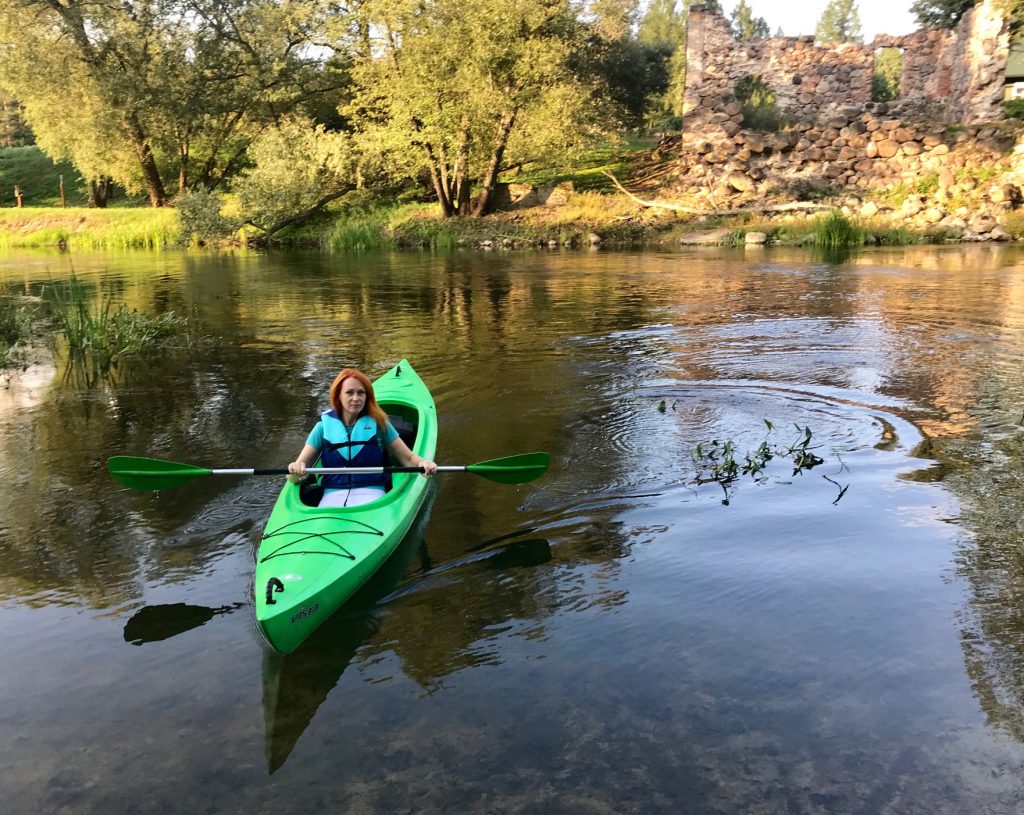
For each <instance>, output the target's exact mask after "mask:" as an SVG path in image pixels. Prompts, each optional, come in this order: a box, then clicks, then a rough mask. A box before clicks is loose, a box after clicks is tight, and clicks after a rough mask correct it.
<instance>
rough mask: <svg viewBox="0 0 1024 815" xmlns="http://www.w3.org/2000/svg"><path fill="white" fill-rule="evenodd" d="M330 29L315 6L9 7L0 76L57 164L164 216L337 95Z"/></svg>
mask: <svg viewBox="0 0 1024 815" xmlns="http://www.w3.org/2000/svg"><path fill="white" fill-rule="evenodd" d="M323 29H324V8H323V6H322V4H321V3H320V2H318V0H293V2H289V3H280V2H278V0H133V2H130V3H86V2H83V0H65V2H60V3H57V2H49V0H23V1H22V2H18V3H3V4H0V71H2V75H3V77H4V85H5V87H6V88H7V89H8V90H10V92H11V93H12V94H13V95H14V96H15V97H16V98H17V99H18V100H19V101H20V102H21V103H22V105H23V112H24V115H25V118H26V120H27V121H28V122H29V124H30V125H31V126H32V129H33V131H34V132H35V134H36V136H37V139H38V143H39V145H40V146H41V147H42V148H43V149H44V151H45V152H46V153H47V154H48V155H51V156H55V157H65V158H68V159H69V160H71V161H72V162H73V163H74V165H75V166H76V167H77V168H78V170H79V172H80V173H81V175H82V177H83V178H85V179H87V180H92V179H97V178H105V177H113V178H114V180H115V181H117V182H118V183H119V184H120V185H121V186H123V187H124V188H126V189H128V190H130V191H136V190H143V189H145V190H146V192H147V194H148V196H149V199H150V201H151V203H153V204H155V205H156V204H159V205H162V204H164V203H166V202H167V200H168V198H169V197H170V194H171V192H173V191H174V188H175V187H177V189H178V190H180V191H183V190H185V189H190V188H193V187H204V188H208V189H210V188H214V187H216V186H218V185H219V184H221V183H222V181H223V180H224V178H225V176H226V175H227V174H230V173H232V172H234V171H236V170H237V168H238V166H239V163H240V161H241V159H242V156H243V154H244V150H245V146H246V144H247V143H248V142H249V140H251V139H252V138H253V136H254V135H255V134H257V133H258V132H259V131H260V130H262V129H263V128H264V127H266V126H267V125H268V124H269V123H270V122H273V121H276V120H277V119H278V118H279V117H280V116H281V115H283V114H286V113H288V112H290V111H292V110H295V109H296V108H298V107H299V106H301V105H304V104H306V103H307V101H308V100H315V99H317V98H318V97H319V96H320V95H321V94H322V93H323V92H324V91H325V90H326V89H328V88H331V87H332V86H337V84H338V75H337V74H338V72H337V71H334V70H328V68H327V67H325V66H324V65H323V64H322V57H321V56H320V55H319V53H318V52H317V51H316V49H314V48H313V47H312V45H313V42H312V40H311V37H317V39H318V42H317V44H318V45H319V41H320V40H321V39H322V37H320V36H318V34H320V35H322V33H323ZM27 54H31V58H30V59H27V58H26V56H25V55H27Z"/></svg>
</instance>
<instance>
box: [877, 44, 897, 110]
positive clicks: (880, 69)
mask: <svg viewBox="0 0 1024 815" xmlns="http://www.w3.org/2000/svg"><path fill="white" fill-rule="evenodd" d="M902 76H903V49H902V48H879V49H877V50H876V51H875V65H874V73H873V74H872V76H871V101H872V102H894V101H896V100H897V99H899V98H900V97H901V93H902V91H901V88H900V80H901V78H902Z"/></svg>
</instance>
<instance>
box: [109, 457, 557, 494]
mask: <svg viewBox="0 0 1024 815" xmlns="http://www.w3.org/2000/svg"><path fill="white" fill-rule="evenodd" d="M550 460H551V456H549V455H548V454H547V453H522V454H520V455H518V456H507V457H506V458H496V459H493V460H491V461H481V462H480V463H478V464H465V465H449V466H442V467H438V468H437V471H438V472H439V473H473V474H474V475H479V476H482V477H483V478H486V479H487V480H488V481H495V482H497V483H499V484H525V483H526V482H527V481H533V480H534V479H535V478H540V477H541V476H542V475H543V474H544V471H545V470H547V468H548V463H549V462H550ZM107 470H108V471H109V472H110V474H111V475H112V476H113V477H114V479H115V480H116V481H119V482H121V483H122V484H124V485H125V486H126V487H131V488H132V489H134V490H165V489H168V488H169V487H177V486H180V485H181V484H187V483H188V482H189V481H194V480H195V479H197V478H203V477H205V476H208V475H287V474H288V469H287V468H286V467H272V468H265V469H251V470H210V469H206V468H205V467H197V466H195V465H193V464H178V463H176V462H174V461H163V460H161V459H158V458H143V457H140V456H113V457H112V458H109V459H107ZM306 472H307V473H312V474H313V475H334V474H342V475H345V474H349V475H359V474H364V473H421V472H423V470H422V469H421V468H420V467H308V468H307V469H306Z"/></svg>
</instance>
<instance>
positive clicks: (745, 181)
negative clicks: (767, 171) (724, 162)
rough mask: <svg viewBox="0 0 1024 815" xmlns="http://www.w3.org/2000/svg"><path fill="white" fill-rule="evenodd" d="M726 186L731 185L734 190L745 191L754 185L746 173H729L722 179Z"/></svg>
mask: <svg viewBox="0 0 1024 815" xmlns="http://www.w3.org/2000/svg"><path fill="white" fill-rule="evenodd" d="M724 182H725V184H726V185H727V186H729V187H732V188H733V189H734V190H736V192H747V191H749V190H751V189H752V188H753V186H754V181H753V179H751V178H750V177H749V176H748V175H747V174H746V173H740V172H733V173H729V175H727V176H726V177H725V179H724Z"/></svg>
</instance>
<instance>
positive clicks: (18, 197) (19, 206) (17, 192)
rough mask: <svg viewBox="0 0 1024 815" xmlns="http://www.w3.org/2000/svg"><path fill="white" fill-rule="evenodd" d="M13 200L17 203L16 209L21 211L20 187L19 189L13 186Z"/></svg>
mask: <svg viewBox="0 0 1024 815" xmlns="http://www.w3.org/2000/svg"><path fill="white" fill-rule="evenodd" d="M14 199H15V200H16V201H17V202H18V209H21V207H22V203H21V187H19V186H18V185H17V184H15V185H14Z"/></svg>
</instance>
